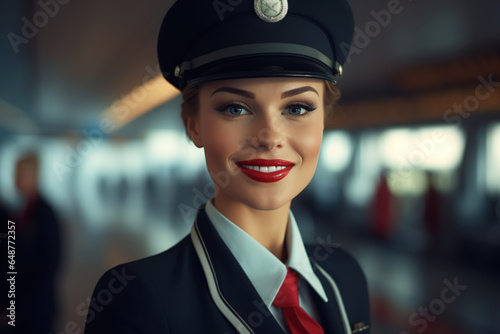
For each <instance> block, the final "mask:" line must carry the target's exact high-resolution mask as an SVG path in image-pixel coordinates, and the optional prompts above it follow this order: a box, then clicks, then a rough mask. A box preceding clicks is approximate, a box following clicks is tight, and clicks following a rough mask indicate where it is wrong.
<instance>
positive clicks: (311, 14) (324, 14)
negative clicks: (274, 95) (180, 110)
mask: <svg viewBox="0 0 500 334" xmlns="http://www.w3.org/2000/svg"><path fill="white" fill-rule="evenodd" d="M353 31H354V19H353V15H352V10H351V7H350V6H349V4H348V3H347V1H346V0H215V1H214V0H177V1H176V2H175V3H174V5H173V6H172V7H171V8H170V10H169V11H168V12H167V14H166V16H165V18H164V20H163V24H162V26H161V30H160V34H159V37H158V58H159V63H160V68H161V70H162V72H163V75H164V76H165V78H166V79H167V81H169V82H170V83H171V84H172V85H174V86H175V87H177V88H178V89H181V90H182V89H183V88H184V87H186V86H191V85H197V84H200V83H204V82H209V81H214V80H223V79H236V78H254V77H310V78H318V79H324V80H330V81H335V77H336V76H338V75H340V74H342V64H343V63H344V61H345V60H346V57H347V54H346V53H347V50H348V46H349V45H350V44H351V40H352V36H353Z"/></svg>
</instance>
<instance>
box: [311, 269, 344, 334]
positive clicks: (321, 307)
mask: <svg viewBox="0 0 500 334" xmlns="http://www.w3.org/2000/svg"><path fill="white" fill-rule="evenodd" d="M311 265H312V266H313V270H314V273H315V274H316V276H317V277H318V278H319V280H320V282H321V285H322V286H323V288H324V289H325V292H326V295H327V297H328V302H325V301H324V300H323V299H322V298H321V297H320V296H319V295H318V294H317V293H315V292H313V293H312V296H313V300H314V304H315V306H316V308H317V310H318V315H319V317H320V324H321V326H323V329H324V330H325V333H330V334H344V333H349V334H350V333H351V331H350V328H348V329H347V330H348V331H346V330H345V329H344V324H343V320H342V317H341V311H340V308H339V305H338V303H337V298H336V296H335V292H334V290H333V288H332V286H331V284H330V282H329V281H328V279H327V278H326V277H325V276H324V275H323V274H322V273H321V272H320V270H318V268H317V265H316V264H315V263H311Z"/></svg>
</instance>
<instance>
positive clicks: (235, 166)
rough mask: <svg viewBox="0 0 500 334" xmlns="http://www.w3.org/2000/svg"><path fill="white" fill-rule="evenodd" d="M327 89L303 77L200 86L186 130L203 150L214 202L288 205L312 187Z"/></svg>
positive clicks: (265, 207)
mask: <svg viewBox="0 0 500 334" xmlns="http://www.w3.org/2000/svg"><path fill="white" fill-rule="evenodd" d="M323 94H324V85H323V82H322V81H321V80H317V79H305V78H255V79H236V80H224V81H215V82H211V83H207V84H204V85H203V86H202V87H201V88H200V95H199V106H200V107H199V108H200V109H199V112H198V114H197V116H196V117H194V118H191V119H189V120H188V123H187V128H188V133H189V135H190V137H191V139H192V140H193V142H194V143H195V145H196V146H198V147H203V148H204V150H205V158H206V163H207V168H208V171H209V173H210V176H211V177H212V179H213V181H214V183H215V185H216V189H215V203H216V204H217V203H219V202H221V201H224V202H225V203H228V201H230V202H239V203H241V204H244V205H247V206H249V207H252V208H254V209H258V210H274V209H278V208H280V207H282V206H283V205H286V204H288V203H290V201H291V200H292V199H293V198H294V197H295V196H297V195H298V194H299V193H300V192H301V191H302V190H303V189H304V188H305V187H306V186H307V184H308V183H309V182H310V180H311V178H312V177H313V174H314V171H315V170H316V164H317V161H318V154H319V150H320V146H321V141H322V138H323V128H324V110H323Z"/></svg>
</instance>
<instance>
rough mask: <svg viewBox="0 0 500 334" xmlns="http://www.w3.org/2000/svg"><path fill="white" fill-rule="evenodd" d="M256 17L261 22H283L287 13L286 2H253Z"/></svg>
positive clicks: (261, 0)
mask: <svg viewBox="0 0 500 334" xmlns="http://www.w3.org/2000/svg"><path fill="white" fill-rule="evenodd" d="M254 8H255V13H257V16H258V17H259V18H261V19H262V20H263V21H266V22H269V23H276V22H279V21H281V20H283V19H284V18H285V16H286V14H287V13H288V1H287V0H254Z"/></svg>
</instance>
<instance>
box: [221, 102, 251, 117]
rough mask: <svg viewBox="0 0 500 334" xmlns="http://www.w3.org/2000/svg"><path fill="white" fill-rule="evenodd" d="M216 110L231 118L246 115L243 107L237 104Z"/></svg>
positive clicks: (246, 112)
mask: <svg viewBox="0 0 500 334" xmlns="http://www.w3.org/2000/svg"><path fill="white" fill-rule="evenodd" d="M217 110H218V111H221V112H226V113H228V114H230V115H232V116H240V115H245V114H248V111H247V110H246V109H245V107H244V106H240V105H238V104H231V105H226V106H223V107H220V108H217Z"/></svg>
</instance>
